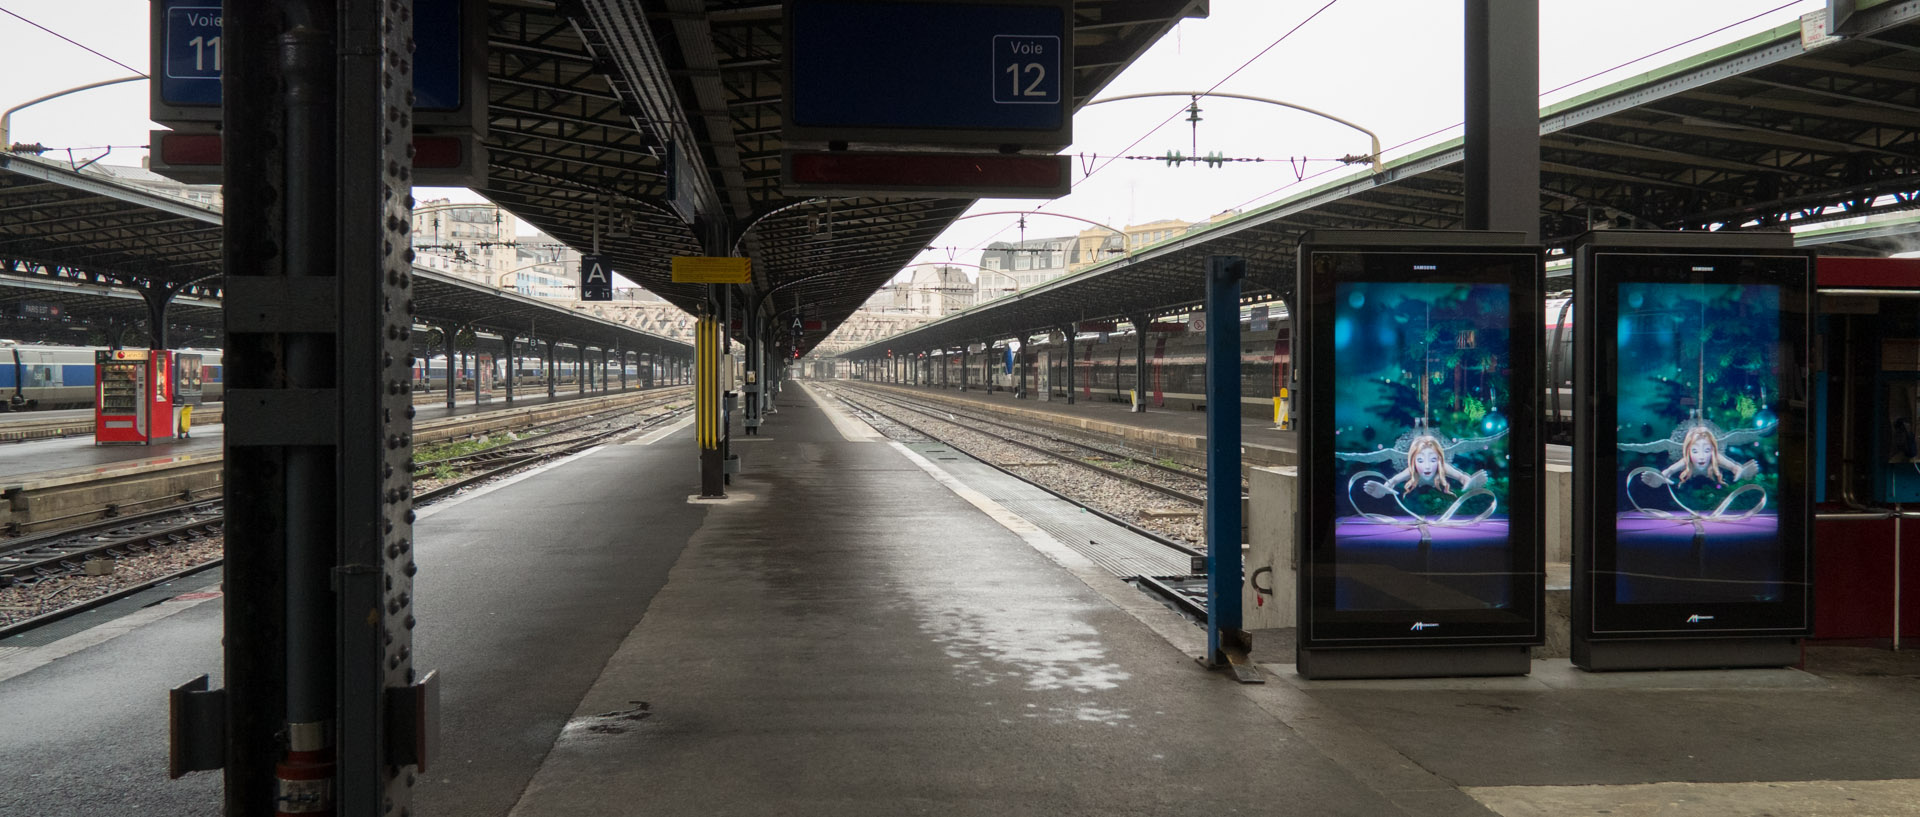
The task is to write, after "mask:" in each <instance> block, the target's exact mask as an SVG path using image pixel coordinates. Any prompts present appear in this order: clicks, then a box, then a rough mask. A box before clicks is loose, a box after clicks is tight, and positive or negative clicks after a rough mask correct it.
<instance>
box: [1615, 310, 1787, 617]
mask: <svg viewBox="0 0 1920 817" xmlns="http://www.w3.org/2000/svg"><path fill="white" fill-rule="evenodd" d="M1617 293H1618V304H1617V307H1618V312H1617V316H1618V326H1617V329H1616V330H1615V331H1616V334H1615V338H1614V343H1615V344H1616V345H1617V348H1616V350H1615V351H1616V354H1617V359H1618V360H1620V361H1621V362H1622V363H1621V365H1620V366H1619V367H1618V375H1617V380H1616V382H1615V384H1614V385H1615V387H1616V388H1615V389H1614V396H1613V399H1614V401H1615V406H1616V418H1615V419H1616V421H1617V427H1616V433H1615V439H1616V447H1617V449H1618V450H1617V452H1616V453H1615V456H1614V471H1615V473H1614V480H1615V482H1614V487H1615V491H1616V492H1617V493H1615V499H1616V501H1615V503H1614V506H1615V507H1614V509H1613V511H1614V514H1615V518H1614V533H1615V548H1616V550H1615V556H1614V563H1613V568H1614V573H1613V593H1614V601H1615V602H1616V603H1618V604H1623V605H1646V604H1701V603H1719V602H1772V601H1777V600H1779V599H1780V596H1781V592H1782V582H1783V581H1784V576H1783V575H1782V574H1783V565H1784V564H1785V562H1786V558H1785V557H1786V553H1785V550H1784V546H1783V544H1782V537H1781V532H1780V531H1781V526H1780V517H1779V512H1778V508H1779V500H1778V499H1777V498H1778V497H1779V496H1780V471H1781V468H1780V466H1781V456H1780V454H1781V452H1780V434H1779V430H1780V418H1779V415H1778V414H1777V413H1776V412H1777V410H1778V406H1777V403H1778V402H1779V401H1780V400H1781V395H1782V393H1783V388H1782V386H1783V384H1782V382H1781V360H1780V352H1781V349H1782V343H1781V340H1782V339H1781V335H1780V326H1781V323H1780V320H1779V317H1778V316H1779V314H1780V308H1781V303H1780V300H1781V288H1780V287H1778V286H1770V285H1742V284H1710V283H1622V284H1620V285H1619V286H1618V288H1617ZM1628 361H1631V365H1628V363H1627V362H1628Z"/></svg>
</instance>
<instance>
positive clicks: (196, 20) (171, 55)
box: [160, 0, 224, 105]
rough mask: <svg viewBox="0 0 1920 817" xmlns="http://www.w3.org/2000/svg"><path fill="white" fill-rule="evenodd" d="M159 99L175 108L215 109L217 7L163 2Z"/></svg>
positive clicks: (198, 0) (193, 0)
mask: <svg viewBox="0 0 1920 817" xmlns="http://www.w3.org/2000/svg"><path fill="white" fill-rule="evenodd" d="M165 3H166V7H165V10H164V13H165V20H166V35H165V37H164V43H165V48H164V50H163V51H162V54H163V55H164V56H163V58H162V62H161V65H162V66H163V70H164V71H165V73H164V74H163V75H162V76H161V78H160V83H161V96H162V97H163V98H164V99H166V100H167V101H168V102H170V103H172V104H175V105H219V104H220V69H221V67H222V63H223V58H224V54H223V53H222V44H221V42H220V4H219V3H217V2H216V3H208V2H207V0H165Z"/></svg>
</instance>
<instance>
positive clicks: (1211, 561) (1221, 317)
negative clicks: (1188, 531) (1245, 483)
mask: <svg viewBox="0 0 1920 817" xmlns="http://www.w3.org/2000/svg"><path fill="white" fill-rule="evenodd" d="M1246 277H1247V260H1246V259H1245V258H1240V257H1238V256H1231V255H1215V256H1209V257H1208V258H1207V664H1208V665H1210V666H1215V667H1224V666H1226V665H1227V658H1226V655H1225V654H1224V653H1222V652H1221V650H1220V643H1221V640H1222V634H1223V633H1225V634H1230V635H1227V636H1226V637H1227V640H1228V641H1229V643H1235V642H1237V641H1238V639H1237V637H1236V636H1234V635H1231V634H1234V633H1237V632H1238V631H1239V630H1240V626H1241V620H1240V572H1241V565H1240V282H1241V281H1242V280H1244V279H1245V278H1246Z"/></svg>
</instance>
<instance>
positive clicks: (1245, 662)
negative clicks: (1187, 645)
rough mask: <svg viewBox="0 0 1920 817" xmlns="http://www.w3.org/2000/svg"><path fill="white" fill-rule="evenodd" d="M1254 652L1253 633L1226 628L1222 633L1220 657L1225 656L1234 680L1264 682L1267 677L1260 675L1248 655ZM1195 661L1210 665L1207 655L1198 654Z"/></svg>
mask: <svg viewBox="0 0 1920 817" xmlns="http://www.w3.org/2000/svg"><path fill="white" fill-rule="evenodd" d="M1252 652H1253V634H1252V633H1249V632H1247V631H1246V630H1226V631H1223V632H1221V633H1220V657H1222V658H1225V659H1226V661H1227V663H1226V665H1225V666H1226V669H1227V670H1228V671H1229V672H1232V673H1233V680H1235V681H1238V682H1240V683H1243V684H1264V683H1266V682H1267V679H1266V678H1264V677H1262V676H1261V675H1260V670H1259V668H1257V667H1255V666H1254V665H1253V659H1252V658H1250V657H1248V656H1249V654H1250V653H1252ZM1193 660H1194V661H1197V662H1199V663H1200V665H1201V666H1208V664H1207V659H1206V658H1205V657H1200V656H1196V657H1195V658H1194V659H1193Z"/></svg>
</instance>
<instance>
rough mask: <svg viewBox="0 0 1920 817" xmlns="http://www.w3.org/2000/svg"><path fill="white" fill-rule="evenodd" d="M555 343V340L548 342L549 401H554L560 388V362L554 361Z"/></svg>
mask: <svg viewBox="0 0 1920 817" xmlns="http://www.w3.org/2000/svg"><path fill="white" fill-rule="evenodd" d="M555 342H556V341H553V340H548V341H547V357H546V363H547V399H549V400H552V399H553V396H554V394H555V393H557V392H558V391H559V388H560V362H559V361H557V360H554V352H555V350H554V348H553V346H554V343H555Z"/></svg>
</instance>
